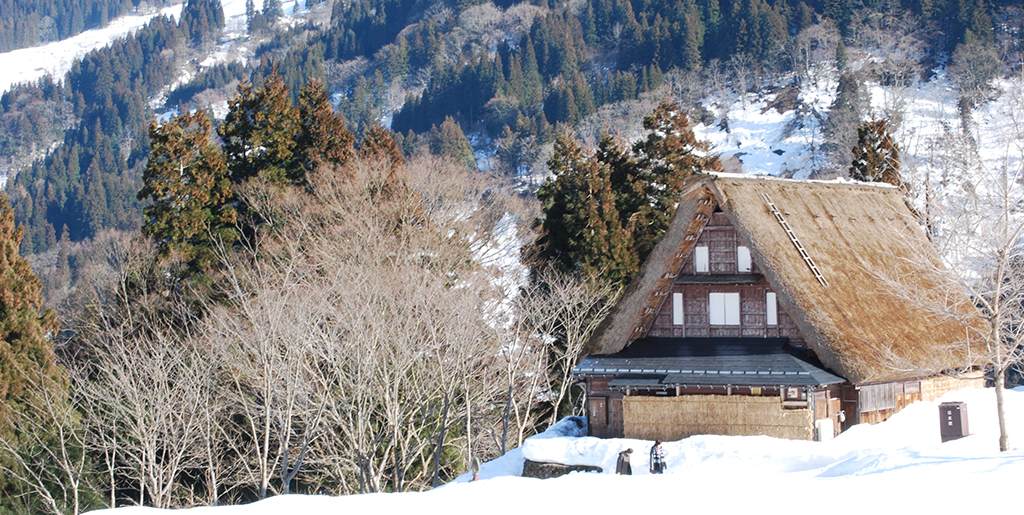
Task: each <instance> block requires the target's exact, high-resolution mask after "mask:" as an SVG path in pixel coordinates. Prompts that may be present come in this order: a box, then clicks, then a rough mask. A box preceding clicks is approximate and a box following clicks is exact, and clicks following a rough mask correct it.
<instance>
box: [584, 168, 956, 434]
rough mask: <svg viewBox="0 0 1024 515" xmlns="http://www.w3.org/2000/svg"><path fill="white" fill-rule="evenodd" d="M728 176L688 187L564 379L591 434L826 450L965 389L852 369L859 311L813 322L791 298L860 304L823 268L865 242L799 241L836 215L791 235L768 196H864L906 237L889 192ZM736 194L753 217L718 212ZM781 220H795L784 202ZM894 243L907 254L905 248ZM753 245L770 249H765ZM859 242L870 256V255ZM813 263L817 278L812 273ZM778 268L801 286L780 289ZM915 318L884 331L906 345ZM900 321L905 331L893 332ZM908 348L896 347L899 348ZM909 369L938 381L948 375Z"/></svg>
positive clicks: (947, 331) (837, 206) (731, 210)
mask: <svg viewBox="0 0 1024 515" xmlns="http://www.w3.org/2000/svg"><path fill="white" fill-rule="evenodd" d="M726 177H727V180H728V181H729V184H728V185H725V184H722V183H721V182H720V181H721V179H720V177H719V176H705V177H696V178H694V179H693V180H691V181H690V184H689V188H688V189H687V191H686V192H685V193H684V199H683V201H682V202H681V203H680V207H679V209H678V211H677V214H676V218H675V219H674V220H673V222H672V225H671V227H670V228H669V232H668V233H667V234H666V236H665V238H664V239H663V241H662V242H660V243H659V245H658V247H657V248H656V249H655V250H654V251H653V252H652V255H651V257H650V258H649V259H648V260H647V262H646V263H644V265H643V267H642V268H641V272H640V275H639V276H638V277H637V278H636V279H635V280H634V281H633V283H632V284H631V285H630V287H629V288H628V289H627V291H626V293H625V294H624V295H623V298H622V299H621V300H620V301H619V303H618V304H617V305H616V308H615V309H614V310H613V312H612V313H611V314H610V315H609V317H608V319H607V320H605V322H604V323H603V324H602V326H601V327H600V328H599V329H598V331H597V332H596V333H595V335H594V338H593V339H592V340H591V342H590V344H589V345H588V349H587V351H588V355H587V356H586V357H585V358H584V359H583V360H582V361H581V363H580V364H579V365H578V366H577V367H576V370H575V373H576V377H577V378H578V379H580V380H582V381H584V382H585V383H586V388H587V411H588V417H589V419H588V420H589V428H590V429H589V431H590V433H591V434H592V435H594V436H600V437H628V438H647V439H654V438H661V439H663V440H671V439H679V438H684V437H686V436H690V435H693V434H729V435H755V434H764V435H770V436H777V437H783V438H793V439H830V438H831V437H833V436H834V435H836V434H838V433H839V432H840V431H842V430H843V429H845V428H848V427H850V426H851V425H853V424H857V423H875V422H880V421H882V420H885V419H886V418H888V417H889V416H891V415H892V414H893V413H895V412H897V411H899V410H900V409H902V408H903V407H904V406H906V405H907V404H909V403H911V402H913V401H915V400H920V399H922V398H934V397H937V396H938V395H941V393H944V392H945V391H946V390H948V389H949V388H954V387H955V388H959V387H963V386H964V383H962V382H958V381H954V380H949V379H947V378H942V377H928V376H921V375H920V374H917V375H914V374H904V375H902V376H901V375H899V374H892V373H891V372H890V371H889V370H887V369H886V368H885V366H884V364H880V363H867V364H864V363H866V361H865V360H862V359H860V358H861V356H862V355H863V354H864V353H865V351H864V350H863V349H860V348H859V347H858V345H864V346H868V347H870V345H871V342H865V341H864V340H866V339H867V338H865V331H863V330H860V329H859V328H858V327H857V326H856V324H857V323H858V320H857V318H858V316H859V315H858V312H857V310H855V309H847V308H843V307H842V306H841V303H842V301H843V299H841V298H835V297H832V298H829V299H828V300H829V302H830V303H831V304H832V305H830V306H828V307H827V308H823V309H821V310H817V311H816V310H815V308H814V306H815V305H816V304H814V303H815V302H820V300H818V299H813V300H811V301H808V299H807V298H805V296H803V295H801V293H800V290H801V289H810V290H813V291H814V292H815V294H817V295H821V291H823V292H825V294H826V295H831V294H832V293H831V292H844V291H849V292H850V293H849V294H848V295H847V296H848V297H849V299H848V300H850V301H856V300H859V299H856V298H855V297H856V295H857V293H856V292H853V291H851V290H847V288H851V287H852V286H851V284H854V285H855V284H856V282H857V281H865V280H867V278H865V277H846V276H848V275H855V274H856V272H855V271H854V272H851V271H849V270H843V272H844V274H843V275H842V276H841V275H840V274H838V272H839V270H840V268H839V267H834V266H831V265H832V261H831V259H832V258H836V259H837V260H839V259H842V258H843V256H842V254H843V253H851V252H853V253H855V252H857V251H860V250H862V249H861V248H860V247H858V246H862V245H863V243H864V242H860V243H855V244H854V245H852V246H851V245H848V244H847V243H846V241H847V240H848V241H854V240H851V239H850V237H851V236H852V235H851V234H846V235H839V234H835V233H834V228H832V227H827V226H826V227H820V226H819V227H817V228H815V229H816V230H809V227H808V226H806V225H805V223H804V222H805V221H806V220H808V219H810V220H817V219H819V218H821V217H822V216H826V215H827V216H830V221H831V220H835V219H836V214H835V213H829V212H821V213H814V211H817V210H818V209H821V207H820V206H821V205H825V204H814V205H810V204H808V206H807V209H808V210H809V211H811V212H810V213H809V214H810V216H809V217H807V218H800V217H796V216H793V218H796V219H797V223H799V225H800V226H799V228H794V227H791V226H790V224H789V223H788V221H787V220H786V215H787V214H790V215H793V214H795V213H789V212H786V213H784V212H783V211H782V210H780V209H779V208H778V207H776V206H775V205H774V203H773V202H772V200H771V195H770V194H771V193H774V194H776V195H777V196H783V195H780V192H782V191H784V192H786V193H794V190H795V194H796V195H797V196H798V197H799V195H807V194H811V195H817V196H819V197H821V198H822V199H825V200H828V201H829V202H828V203H827V205H828V206H829V207H828V208H829V209H833V210H836V211H838V210H842V209H843V208H844V207H850V206H844V205H843V201H842V200H841V199H843V198H845V195H848V194H850V193H851V190H850V188H851V187H853V188H859V189H856V190H853V193H854V194H855V195H857V194H863V193H864V192H865V191H867V192H868V194H867V197H868V198H870V199H874V200H876V201H877V200H878V199H882V201H883V202H882V204H883V205H884V206H885V207H886V209H890V210H892V211H893V213H892V214H894V215H898V216H899V217H900V218H899V221H900V222H901V223H904V225H903V226H904V227H908V226H909V225H906V224H907V223H913V221H912V216H911V215H910V213H909V211H907V210H906V207H905V206H903V205H902V202H901V201H900V202H899V203H897V202H893V201H892V198H891V197H893V196H897V197H898V194H897V193H896V192H895V191H889V190H887V189H885V188H878V187H871V186H854V185H849V184H827V183H807V182H797V181H784V180H779V179H759V178H753V177H730V176H726ZM780 188H781V190H780ZM867 188H870V189H867ZM739 193H743V194H748V198H747V199H745V200H747V201H748V204H747V205H744V206H743V211H745V212H746V213H752V214H753V215H752V216H751V215H745V214H743V213H738V211H741V210H740V209H737V207H736V206H735V205H730V201H734V200H735V199H736V198H739V197H741V196H742V195H739ZM751 193H760V195H755V196H753V198H755V199H757V200H760V201H761V205H760V206H751V205H749V198H750V195H749V194H751ZM803 208H804V207H803V206H801V209H803ZM788 209H794V210H795V209H796V207H795V206H794V204H792V203H790V204H788ZM900 209H902V210H903V211H900ZM886 215H887V213H885V212H884V211H883V212H880V213H879V216H886ZM751 218H753V220H752V219H751ZM851 219H852V217H851ZM888 219H889V220H890V221H892V220H896V219H897V218H896V217H895V216H893V217H888ZM908 219H909V222H908V221H907V220H908ZM772 224H775V225H774V226H773V225H772ZM819 225H824V224H819ZM866 229H867V230H866V231H864V232H863V234H860V235H857V236H858V237H860V238H866V239H871V238H874V239H879V238H887V237H892V236H886V235H885V234H883V232H882V231H879V230H878V227H866ZM800 230H803V232H804V233H805V234H807V235H808V236H811V237H815V238H821V237H831V238H839V239H841V240H844V242H843V243H841V244H840V247H841V248H837V249H834V250H832V251H831V252H826V251H825V250H826V249H832V247H829V246H828V245H826V244H822V243H821V242H819V241H817V240H815V241H813V242H808V244H806V245H805V244H804V243H802V242H801V241H800V240H799V238H798V237H797V236H796V234H797V232H798V231H800ZM752 231H754V232H752ZM757 231H762V232H768V231H774V232H777V233H782V234H783V235H784V236H785V240H782V241H780V239H779V238H777V237H776V238H774V240H773V239H772V238H770V237H769V238H766V237H764V236H765V235H764V234H760V233H758V232H757ZM773 236H774V235H773ZM899 238H903V241H904V243H906V238H907V237H906V235H900V236H899ZM922 240H923V238H919V239H918V240H912V242H911V244H916V245H919V244H921V243H922ZM765 241H770V242H771V243H770V245H772V247H771V248H766V246H765ZM867 243H868V247H871V246H872V245H874V244H876V243H877V242H874V243H872V242H867ZM883 243H886V242H883ZM890 243H891V244H894V245H895V244H896V243H895V241H894V242H890ZM923 243H924V244H925V245H927V242H926V241H924V242H923ZM780 244H782V245H781V248H775V247H779V246H780ZM814 255H817V256H818V258H819V260H820V262H821V265H818V264H816V263H815V261H814ZM929 257H930V256H929ZM847 258H848V256H847ZM925 261H926V262H925V263H924V264H923V265H922V270H926V269H931V268H934V267H935V262H936V261H937V259H936V260H935V261H929V260H927V259H926V260H925ZM797 265H798V266H797ZM787 268H788V269H790V270H795V271H796V272H799V273H800V274H803V276H802V277H799V278H797V279H792V278H787V277H786V276H780V275H779V273H780V271H784V270H787ZM861 275H864V274H863V273H862V274H861ZM829 278H831V279H832V281H833V284H832V285H829V283H828V281H829ZM863 288H864V290H865V291H868V290H870V291H874V290H878V289H879V288H876V287H872V286H870V285H865V286H863ZM819 290H820V291H819ZM865 295H866V294H865ZM871 295H874V293H871ZM808 305H810V306H811V307H808ZM835 306H839V307H838V308H837V307H835ZM830 310H831V311H830ZM914 314H915V313H896V314H892V313H890V314H888V315H890V316H892V317H893V320H892V321H891V323H890V325H893V326H895V328H896V329H897V330H903V333H900V334H908V330H904V329H906V328H901V327H900V326H901V325H916V326H918V330H919V331H922V330H923V329H922V328H920V325H921V323H922V322H921V320H917V321H915V320H913V316H914ZM792 315H795V316H792ZM901 315H902V316H906V317H909V318H910V319H909V320H901V319H900V318H899V317H900V316H901ZM836 318H839V319H841V320H840V323H842V324H848V325H850V324H852V327H848V328H846V330H847V331H848V334H842V332H841V331H836V330H835V329H834V327H833V326H832V325H830V324H831V323H833V322H831V321H833V320H835V319H836ZM875 322H877V321H872V323H875ZM938 329H939V330H938V331H936V335H935V338H936V339H938V340H942V339H945V341H940V342H937V343H948V340H949V339H950V338H954V337H955V335H956V334H957V330H958V328H957V327H947V326H941V327H938ZM960 329H962V328H960ZM961 332H962V331H961ZM850 334H853V335H855V338H856V339H854V338H851V337H850ZM868 336H870V335H868ZM851 340H853V341H851ZM920 345H921V344H920V342H919V341H912V342H907V346H908V348H915V349H916V347H919V346H920ZM918 350H919V349H918ZM916 351H917V350H915V352H916ZM933 354H934V353H933ZM823 361H825V362H826V363H831V364H832V366H827V365H825V364H823ZM837 364H838V365H840V366H836V365H837ZM921 365H922V367H925V366H929V367H931V368H932V369H933V370H935V372H939V371H941V369H942V368H943V367H945V366H947V365H948V364H940V365H938V366H936V365H935V364H934V363H924V362H922V363H921ZM873 367H874V368H873Z"/></svg>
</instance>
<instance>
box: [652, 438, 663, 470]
mask: <svg viewBox="0 0 1024 515" xmlns="http://www.w3.org/2000/svg"><path fill="white" fill-rule="evenodd" d="M662 472H665V451H664V450H663V449H662V448H661V440H655V441H654V445H652V446H651V474H661V473H662Z"/></svg>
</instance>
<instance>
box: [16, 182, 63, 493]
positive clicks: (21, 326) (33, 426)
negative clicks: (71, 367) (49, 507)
mask: <svg viewBox="0 0 1024 515" xmlns="http://www.w3.org/2000/svg"><path fill="white" fill-rule="evenodd" d="M21 237H22V229H21V228H20V227H18V228H16V227H15V225H14V212H13V211H12V210H11V208H10V207H9V206H8V204H7V196H6V195H4V196H2V197H0V299H2V302H0V439H4V440H5V441H7V442H11V443H14V444H15V446H20V447H22V448H24V451H23V452H26V453H33V452H34V451H35V450H34V449H32V448H25V447H30V446H35V445H38V444H39V443H40V442H48V441H51V440H52V437H51V435H48V434H45V433H44V434H43V435H33V436H29V435H27V434H26V432H39V431H43V432H46V431H48V430H49V429H50V428H49V427H48V422H47V420H46V419H45V418H42V417H43V416H45V414H43V413H40V412H41V411H44V410H41V409H39V408H38V406H33V405H32V404H33V403H30V402H26V401H27V400H28V399H30V398H32V397H36V398H38V397H39V392H37V391H35V390H36V389H37V388H41V387H42V388H53V389H55V393H54V397H56V398H65V396H66V393H64V392H63V389H64V388H66V385H67V381H66V379H65V378H64V374H63V372H62V371H61V369H60V367H58V365H57V363H56V358H55V357H54V354H53V338H54V337H55V336H56V334H57V329H58V323H57V317H56V315H54V313H53V311H51V310H50V309H49V308H44V307H43V297H42V294H41V291H42V283H41V282H40V281H39V278H37V277H36V276H35V274H33V273H32V269H31V268H30V267H29V263H28V260H26V259H25V258H23V257H21V255H20V254H19V253H18V248H19V246H20V245H21ZM23 417H29V418H32V419H33V422H31V423H28V424H24V423H18V422H15V421H17V420H19V419H21V418H23ZM19 442H20V443H19ZM0 467H6V468H11V469H13V470H17V471H18V472H19V473H26V472H27V474H26V475H31V474H33V473H39V472H40V471H37V470H36V471H25V470H19V468H20V465H19V464H18V463H17V462H16V461H15V460H13V458H12V457H11V456H8V455H7V454H6V453H0ZM32 494H33V492H31V489H30V487H26V486H25V485H22V484H19V483H18V482H16V481H15V479H14V478H13V477H11V476H9V475H8V474H6V473H5V474H0V512H2V513H17V512H20V511H22V510H25V511H27V512H40V511H44V510H46V508H43V507H41V506H33V505H34V504H35V500H34V499H35V498H37V496H35V495H32ZM23 496H24V497H23ZM22 499H28V501H22ZM40 502H41V501H40ZM18 508H20V509H18Z"/></svg>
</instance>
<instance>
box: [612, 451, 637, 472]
mask: <svg viewBox="0 0 1024 515" xmlns="http://www.w3.org/2000/svg"><path fill="white" fill-rule="evenodd" d="M630 454H633V449H626V450H624V451H622V452H620V453H619V460H618V461H617V462H616V463H615V473H616V474H621V475H624V476H632V475H633V466H632V465H630V464H629V455H630Z"/></svg>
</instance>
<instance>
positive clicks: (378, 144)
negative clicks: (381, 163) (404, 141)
mask: <svg viewBox="0 0 1024 515" xmlns="http://www.w3.org/2000/svg"><path fill="white" fill-rule="evenodd" d="M359 155H361V156H364V157H377V158H386V159H387V160H388V161H390V162H391V163H392V165H393V166H402V165H403V164H404V163H405V160H404V159H403V158H402V150H401V149H400V148H398V144H396V143H395V139H394V137H392V135H391V131H390V130H388V128H387V127H383V126H381V125H374V126H372V127H370V128H368V129H366V132H365V133H364V134H363V140H362V141H360V142H359Z"/></svg>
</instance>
